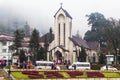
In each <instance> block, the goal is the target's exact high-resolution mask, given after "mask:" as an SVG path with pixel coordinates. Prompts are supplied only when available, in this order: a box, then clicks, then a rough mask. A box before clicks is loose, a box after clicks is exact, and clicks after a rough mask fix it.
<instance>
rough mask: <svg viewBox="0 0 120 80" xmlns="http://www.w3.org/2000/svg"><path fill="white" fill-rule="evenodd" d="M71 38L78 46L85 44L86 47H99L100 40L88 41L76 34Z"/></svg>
mask: <svg viewBox="0 0 120 80" xmlns="http://www.w3.org/2000/svg"><path fill="white" fill-rule="evenodd" d="M70 40H71V41H72V42H73V43H74V44H75V45H78V46H83V47H85V48H89V49H98V47H99V43H98V42H90V41H89V42H87V41H85V40H83V39H82V38H79V37H76V36H72V38H70Z"/></svg>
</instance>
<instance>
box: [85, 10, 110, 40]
mask: <svg viewBox="0 0 120 80" xmlns="http://www.w3.org/2000/svg"><path fill="white" fill-rule="evenodd" d="M86 17H88V20H87V21H88V25H89V26H91V30H88V31H87V32H86V33H85V37H84V39H85V40H86V41H99V40H101V38H102V31H103V28H104V27H105V26H106V25H107V23H108V21H107V20H106V18H105V17H104V15H103V14H101V13H98V12H95V13H91V14H90V15H86Z"/></svg>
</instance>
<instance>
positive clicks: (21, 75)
mask: <svg viewBox="0 0 120 80" xmlns="http://www.w3.org/2000/svg"><path fill="white" fill-rule="evenodd" d="M12 75H13V76H14V77H15V78H16V79H29V78H28V75H24V74H22V73H21V72H20V71H15V72H12Z"/></svg>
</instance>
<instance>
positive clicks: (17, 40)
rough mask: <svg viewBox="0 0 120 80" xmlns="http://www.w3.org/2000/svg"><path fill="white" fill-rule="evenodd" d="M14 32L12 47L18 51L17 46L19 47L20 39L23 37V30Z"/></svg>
mask: <svg viewBox="0 0 120 80" xmlns="http://www.w3.org/2000/svg"><path fill="white" fill-rule="evenodd" d="M14 34H15V39H14V45H13V46H14V49H16V50H17V51H18V48H19V47H21V42H22V39H23V37H24V31H23V30H20V29H18V30H16V31H15V32H14Z"/></svg>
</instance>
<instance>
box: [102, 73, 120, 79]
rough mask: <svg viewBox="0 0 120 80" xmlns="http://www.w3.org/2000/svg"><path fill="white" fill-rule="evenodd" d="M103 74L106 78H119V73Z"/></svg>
mask: <svg viewBox="0 0 120 80" xmlns="http://www.w3.org/2000/svg"><path fill="white" fill-rule="evenodd" d="M103 74H104V76H105V77H107V78H120V73H117V72H116V73H115V72H103Z"/></svg>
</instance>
